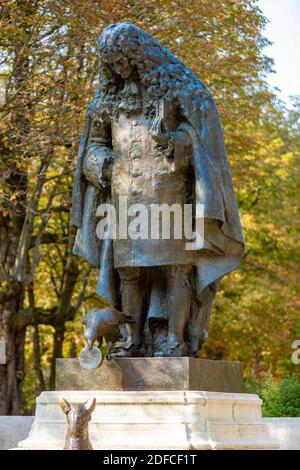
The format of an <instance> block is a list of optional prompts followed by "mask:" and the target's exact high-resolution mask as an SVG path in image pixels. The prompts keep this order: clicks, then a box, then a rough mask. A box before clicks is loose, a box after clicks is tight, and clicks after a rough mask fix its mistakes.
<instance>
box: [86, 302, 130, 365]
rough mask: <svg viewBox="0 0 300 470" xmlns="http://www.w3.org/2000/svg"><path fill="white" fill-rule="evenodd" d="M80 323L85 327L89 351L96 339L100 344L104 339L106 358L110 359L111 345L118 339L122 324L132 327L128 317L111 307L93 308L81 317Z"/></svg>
mask: <svg viewBox="0 0 300 470" xmlns="http://www.w3.org/2000/svg"><path fill="white" fill-rule="evenodd" d="M82 323H83V324H84V326H85V332H84V335H85V339H86V342H87V345H88V347H89V349H91V348H92V347H93V344H94V341H95V340H96V339H98V340H99V342H100V343H101V344H102V340H103V338H105V341H106V344H107V346H108V352H107V354H106V358H107V359H110V354H111V350H112V347H113V344H114V343H116V342H117V341H119V339H120V334H121V333H120V326H121V325H124V323H127V325H133V324H134V320H133V319H132V317H131V316H130V315H127V314H126V313H122V312H119V310H117V309H115V308H113V307H111V308H102V309H99V308H93V309H91V310H89V311H88V312H87V313H86V315H85V316H84V317H83V320H82ZM101 344H100V345H101Z"/></svg>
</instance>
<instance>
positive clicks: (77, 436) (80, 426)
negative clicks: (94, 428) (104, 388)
mask: <svg viewBox="0 0 300 470" xmlns="http://www.w3.org/2000/svg"><path fill="white" fill-rule="evenodd" d="M60 407H61V409H62V410H63V412H64V413H65V415H66V417H67V434H66V440H65V446H64V450H93V446H92V444H91V441H90V438H89V430H88V425H89V421H90V419H91V415H92V413H93V411H94V409H95V407H96V399H95V398H91V399H90V400H88V401H87V402H86V403H80V404H76V405H71V404H70V403H69V402H68V401H67V400H65V399H64V398H63V399H62V400H60Z"/></svg>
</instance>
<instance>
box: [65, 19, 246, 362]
mask: <svg viewBox="0 0 300 470" xmlns="http://www.w3.org/2000/svg"><path fill="white" fill-rule="evenodd" d="M98 44H99V53H100V83H99V87H98V90H97V91H96V94H95V96H94V98H93V99H92V101H91V102H90V104H89V106H88V109H87V113H86V119H85V125H84V130H83V136H82V140H81V146H80V150H79V156H78V162H77V169H76V175H75V181H74V188H73V221H74V224H75V225H76V226H77V227H78V231H77V237H76V242H75V246H74V253H75V254H77V255H79V256H82V257H84V258H85V259H86V260H87V261H88V262H89V263H90V264H91V265H93V266H95V267H99V268H100V274H99V281H98V286H97V293H98V294H99V295H101V296H102V297H104V298H106V299H107V300H108V301H109V302H110V303H111V304H112V305H113V306H116V307H118V308H119V309H121V310H122V311H123V312H124V313H126V314H130V315H131V316H132V317H133V318H134V320H135V323H133V324H130V325H127V326H126V329H125V330H124V331H123V332H122V335H123V336H122V338H121V341H120V342H119V343H118V344H116V346H115V349H114V355H115V356H144V355H146V356H194V357H197V355H198V351H199V348H200V346H201V344H202V343H203V341H204V340H205V339H206V337H207V327H208V321H209V315H210V310H211V305H212V302H213V299H214V297H215V293H216V290H217V287H218V283H219V281H220V279H221V278H222V277H223V276H224V275H225V274H227V273H229V272H230V271H232V270H234V269H236V268H237V267H238V266H239V263H240V260H241V257H242V254H243V248H244V241H243V235H242V229H241V225H240V219H239V214H238V208H237V203H236V199H235V195H234V191H233V185H232V180H231V174H230V169H229V164H228V160H227V157H226V150H225V146H224V140H223V134H222V128H221V124H220V121H219V117H218V114H217V110H216V105H215V103H214V101H213V98H212V96H211V95H210V93H209V92H208V90H207V89H206V88H205V86H204V85H203V84H202V83H201V81H200V80H199V79H198V78H197V77H196V76H195V75H194V74H193V72H192V71H191V70H190V69H189V68H188V67H187V66H186V65H184V64H183V63H182V62H181V61H180V60H179V59H177V58H176V57H175V56H174V55H172V54H171V53H170V52H169V51H168V50H167V49H165V48H164V47H162V46H161V45H160V44H159V43H158V42H157V41H156V40H155V39H153V38H152V37H151V36H150V35H149V34H147V33H146V32H145V31H143V30H141V29H140V28H138V27H137V26H135V25H134V24H131V23H129V22H124V23H119V24H113V25H111V26H109V27H107V28H106V29H104V31H103V32H102V34H101V36H100V39H99V43H98ZM120 198H123V200H124V199H126V202H127V206H128V207H130V206H133V205H135V204H138V206H134V207H143V208H144V207H146V208H148V209H149V211H150V209H151V208H152V207H154V205H156V206H159V207H161V206H162V205H163V204H165V205H167V206H165V207H171V206H172V205H174V204H175V205H177V207H178V206H179V207H182V208H184V207H187V206H188V205H189V206H192V219H193V227H194V228H195V226H198V225H197V224H198V222H199V221H198V220H197V217H198V215H197V211H196V210H195V207H196V206H197V207H202V208H203V213H202V214H201V216H199V220H200V219H201V221H202V227H203V230H202V233H201V236H200V238H201V240H202V242H201V243H197V242H195V243H194V244H193V245H192V247H189V249H187V239H186V238H184V236H182V237H181V238H180V237H178V236H175V234H174V233H172V235H171V236H170V237H165V238H164V237H161V236H160V235H161V232H160V231H159V236H157V234H154V236H151V235H150V236H149V237H148V238H145V237H142V236H139V227H138V226H137V227H136V233H135V236H131V237H128V236H127V237H124V236H121V235H120V232H119V231H118V235H117V236H116V237H115V238H114V239H113V240H111V239H109V238H106V239H105V240H101V239H99V238H98V237H97V235H96V226H97V223H98V222H99V217H97V215H96V210H97V207H98V206H99V204H104V203H111V204H113V206H114V207H115V208H116V211H117V213H118V208H119V206H120ZM150 212H151V211H150ZM123 215H124V214H123ZM149 231H150V228H149ZM174 231H176V227H174V230H173V232H174ZM152 235H153V234H152Z"/></svg>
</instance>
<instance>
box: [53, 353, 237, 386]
mask: <svg viewBox="0 0 300 470" xmlns="http://www.w3.org/2000/svg"><path fill="white" fill-rule="evenodd" d="M55 389H56V390H89V391H90V390H97V391H100V390H103V391H105V390H116V391H130V390H138V391H150V390H155V391H157V390H160V391H163V390H174V391H179V390H205V391H208V392H234V393H241V392H243V391H244V388H243V364H242V363H241V362H229V361H211V360H207V359H195V358H191V357H135V358H118V359H111V360H110V361H107V360H104V361H103V363H102V365H101V366H100V367H98V368H97V369H89V370H88V369H83V368H82V367H81V366H80V364H79V361H78V359H57V360H56V387H55Z"/></svg>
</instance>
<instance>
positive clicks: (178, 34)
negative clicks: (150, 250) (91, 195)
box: [0, 0, 300, 414]
mask: <svg viewBox="0 0 300 470" xmlns="http://www.w3.org/2000/svg"><path fill="white" fill-rule="evenodd" d="M123 20H130V21H133V22H135V23H136V24H137V25H139V26H141V27H142V28H144V29H146V30H147V31H149V32H150V33H151V34H152V35H153V36H154V37H156V38H157V39H158V40H159V41H161V43H162V44H164V45H165V46H167V47H169V48H170V49H171V50H172V52H174V53H175V54H176V55H177V56H178V57H179V58H180V59H182V60H183V61H184V62H185V63H187V64H188V65H189V66H190V67H191V68H192V69H193V71H194V72H195V73H196V74H197V75H199V77H200V78H201V79H202V80H203V82H204V83H205V84H206V85H207V87H208V88H209V90H210V91H211V92H212V94H213V96H214V97H215V99H216V102H217V105H218V108H219V111H220V115H221V119H222V124H223V127H224V133H225V139H226V145H227V150H228V156H229V160H230V163H231V168H232V173H233V178H234V184H235V189H236V194H237V198H238V203H239V207H240V213H241V217H242V223H243V229H244V233H245V238H246V248H247V250H246V254H245V258H244V260H243V264H242V267H241V269H240V270H238V271H236V272H235V273H233V274H231V275H230V276H228V277H227V278H226V279H224V280H223V282H222V284H221V289H220V292H219V295H218V298H217V301H216V303H215V307H214V310H213V315H212V319H211V326H210V339H209V341H208V342H207V344H206V345H205V347H204V349H203V351H202V355H203V356H204V357H209V358H216V359H227V360H228V359H230V360H239V361H243V362H244V364H245V374H246V376H247V377H250V376H255V377H257V376H260V375H261V374H263V373H264V372H268V373H271V374H272V375H273V376H274V377H281V376H284V375H286V374H289V373H290V372H292V371H293V372H296V366H294V365H292V363H291V360H290V356H291V353H292V350H291V344H292V342H293V341H294V340H295V339H297V338H298V339H300V316H299V307H300V305H299V304H300V301H299V285H300V276H299V258H300V255H299V253H300V250H299V209H297V206H296V196H297V191H298V188H299V184H300V181H299V170H298V168H299V124H298V122H299V101H297V99H296V98H295V100H294V102H295V106H294V108H293V109H292V110H286V109H285V108H284V106H283V104H282V103H280V102H278V100H277V99H276V97H275V96H274V94H273V93H272V92H271V91H270V90H269V88H268V85H267V83H266V74H267V73H269V72H270V71H271V68H272V60H270V59H269V58H267V57H265V55H264V50H263V49H264V46H266V45H267V44H268V41H267V39H266V38H264V32H263V29H264V26H265V24H266V19H265V18H264V17H263V15H262V13H261V11H260V10H259V8H258V7H257V2H256V1H255V0H211V1H207V0H163V1H162V0H156V1H153V0H143V1H139V0H68V1H66V0H55V1H54V0H2V2H1V5H0V45H1V48H0V64H1V65H0V67H1V68H0V93H1V97H0V99H1V121H0V155H1V160H0V174H1V177H0V265H1V266H0V283H1V286H0V339H3V340H5V341H6V344H7V364H6V365H0V414H9V413H16V414H18V413H19V412H20V410H21V411H22V412H24V413H26V412H29V411H30V410H31V408H32V406H33V404H34V399H35V397H36V395H37V394H38V393H39V392H40V391H41V390H43V389H45V388H51V387H53V384H54V373H55V358H56V357H62V356H64V357H70V356H71V357H72V356H75V355H76V354H77V353H78V351H79V350H80V348H81V347H82V345H83V339H82V327H81V321H80V320H81V317H82V314H83V312H84V311H85V309H87V308H89V307H91V306H95V304H97V303H99V302H101V299H100V300H99V299H97V298H96V296H95V294H94V284H95V280H96V275H97V273H96V272H94V271H93V270H91V269H90V267H89V266H88V265H86V264H85V263H84V262H83V261H80V260H78V259H77V258H75V257H74V256H73V255H72V253H71V252H72V245H73V241H74V229H73V228H72V226H71V224H70V215H69V214H70V205H71V198H70V195H71V188H72V177H73V175H72V173H73V167H74V162H75V159H76V153H77V150H78V143H79V139H80V132H81V127H82V122H83V114H84V110H85V108H86V104H87V102H88V101H89V99H90V98H91V96H92V95H93V92H94V90H95V87H96V86H97V79H98V58H97V50H96V39H97V37H98V36H99V34H100V32H101V30H102V29H103V27H105V26H107V25H108V24H110V23H113V22H118V21H123ZM297 230H298V231H297Z"/></svg>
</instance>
